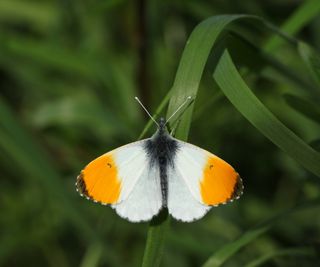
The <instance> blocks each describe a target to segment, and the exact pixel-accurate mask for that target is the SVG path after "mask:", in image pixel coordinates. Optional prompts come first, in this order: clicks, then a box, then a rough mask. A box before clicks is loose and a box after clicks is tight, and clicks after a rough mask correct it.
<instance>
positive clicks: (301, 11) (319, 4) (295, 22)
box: [264, 0, 320, 51]
mask: <svg viewBox="0 0 320 267" xmlns="http://www.w3.org/2000/svg"><path fill="white" fill-rule="evenodd" d="M319 13H320V1H318V0H309V1H304V2H303V4H301V6H300V7H299V8H298V9H297V10H296V11H295V12H294V13H293V14H292V15H291V16H290V18H289V19H288V20H287V21H286V22H285V23H284V24H283V25H282V26H281V30H282V31H283V32H285V33H286V34H289V35H294V34H295V33H297V32H298V31H299V30H301V29H302V28H303V27H304V26H306V25H307V24H308V23H309V22H310V21H311V20H312V19H314V18H315V17H316V16H317V15H319ZM282 42H283V39H281V38H280V37H279V36H273V37H272V38H270V40H269V41H268V42H267V43H266V45H265V47H264V48H265V50H266V51H272V50H274V49H276V48H277V47H278V46H279V45H280V44H281V43H282Z"/></svg>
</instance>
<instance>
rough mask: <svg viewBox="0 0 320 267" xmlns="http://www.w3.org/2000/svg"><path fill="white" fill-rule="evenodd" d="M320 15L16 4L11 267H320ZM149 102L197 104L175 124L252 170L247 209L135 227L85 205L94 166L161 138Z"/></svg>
mask: <svg viewBox="0 0 320 267" xmlns="http://www.w3.org/2000/svg"><path fill="white" fill-rule="evenodd" d="M221 14H250V15H221ZM319 14H320V4H319V1H317V0H308V1H301V2H299V1H298V2H297V1H295V2H291V1H284V0H281V1H277V2H275V1H271V0H269V1H263V3H262V1H261V2H259V3H257V1H253V0H249V1H217V2H212V3H211V4H210V3H208V2H207V1H194V0H192V1H187V2H185V3H184V2H179V1H172V2H168V3H167V2H161V3H160V2H159V3H157V2H152V1H151V2H145V1H142V0H141V1H136V2H128V1H106V0H103V1H97V0H93V1H84V0H81V1H71V0H67V1H53V0H46V1H35V0H34V1H28V3H26V2H24V1H22V0H10V1H2V2H0V75H1V81H0V83H1V87H0V88H1V97H0V152H1V153H0V157H1V158H0V164H1V167H2V174H1V179H0V208H1V211H2V212H1V216H0V227H1V229H2V231H1V235H0V266H62V267H69V266H81V267H94V266H115V267H117V266H141V265H142V266H144V267H147V266H175V267H179V266H181V267H182V266H204V267H213V266H226V267H228V266H229V267H233V266H235V267H237V266H250V267H252V266H284V267H286V266H306V267H308V266H310V267H312V266H318V265H319V261H320V259H319V256H318V255H317V253H318V251H319V242H320V223H319V222H320V180H319V178H320V154H319V151H320V145H319V144H320V135H319V132H320V131H319V130H320V126H319V121H320V115H319V114H320V110H319V100H320V82H319V81H320V71H319V70H320V56H319V54H318V53H317V49H319V47H320V32H319V31H318V28H319V26H320V25H319V23H320V20H319V18H320V17H319ZM275 25H283V26H279V27H277V26H275ZM188 36H189V37H188ZM175 73H176V74H175ZM174 77H175V78H174ZM135 95H138V96H139V97H140V98H141V99H142V101H143V102H144V104H146V106H147V107H148V108H149V110H151V111H153V112H152V113H153V114H155V116H156V117H158V116H160V115H163V116H165V115H166V114H167V116H169V115H170V114H172V112H173V111H174V110H176V108H177V107H178V106H179V105H180V104H181V103H182V102H183V101H184V100H185V99H186V97H187V96H189V95H191V96H193V97H194V98H195V101H194V102H193V103H192V105H191V106H190V107H189V108H188V109H187V110H186V112H185V113H184V115H183V117H182V118H181V121H179V122H175V123H177V125H170V126H171V127H174V126H177V131H176V137H178V138H179V139H182V140H188V141H189V142H192V143H194V144H196V145H199V146H201V147H203V148H206V149H207V150H210V151H212V152H213V153H215V154H217V155H219V156H221V157H222V158H224V159H225V160H226V161H228V162H230V163H231V164H232V165H233V166H234V167H235V168H236V169H237V171H238V172H239V173H240V174H241V176H242V177H243V180H244V185H245V191H244V194H243V196H242V197H241V198H240V200H238V201H236V202H233V203H230V204H228V205H224V206H221V207H218V208H213V209H212V211H211V212H210V213H208V214H207V215H206V216H205V217H204V218H203V219H201V220H199V221H197V222H194V223H191V224H184V223H181V222H176V221H174V220H172V219H170V218H169V217H168V216H167V214H166V213H165V212H163V213H161V214H160V215H159V216H158V217H156V218H154V219H153V220H152V221H151V223H150V224H149V223H140V224H132V223H129V222H127V221H125V220H122V219H121V218H119V217H118V216H117V215H116V214H115V212H114V211H113V210H112V209H111V208H108V207H105V206H101V205H98V204H95V203H92V202H89V201H86V200H85V199H83V198H80V197H79V196H78V193H77V192H76V191H75V186H74V183H75V179H76V176H77V175H78V173H79V171H80V170H81V169H82V167H83V166H84V165H85V164H86V163H88V162H89V161H90V160H92V159H93V158H95V157H96V156H98V155H100V154H102V153H104V152H106V151H108V150H111V149H113V148H115V147H117V146H120V145H122V144H125V143H129V142H132V141H135V140H136V139H138V138H143V137H146V136H148V135H150V134H152V132H153V131H154V128H155V127H154V125H153V124H152V123H151V122H150V121H149V122H148V123H147V118H146V117H145V114H144V113H143V112H142V111H141V108H140V107H139V106H138V105H137V104H136V102H135V101H134V96H135ZM229 101H230V102H229ZM166 108H167V110H166ZM252 126H253V127H252ZM270 141H271V142H270ZM279 148H280V149H279Z"/></svg>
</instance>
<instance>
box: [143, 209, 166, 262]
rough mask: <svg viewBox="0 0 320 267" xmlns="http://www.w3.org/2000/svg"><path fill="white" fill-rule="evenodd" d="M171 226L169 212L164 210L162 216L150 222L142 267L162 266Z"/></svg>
mask: <svg viewBox="0 0 320 267" xmlns="http://www.w3.org/2000/svg"><path fill="white" fill-rule="evenodd" d="M169 224H170V217H169V215H168V211H167V210H162V211H161V212H160V214H159V215H157V217H155V218H154V219H152V221H151V222H150V225H149V229H148V237H147V242H146V248H145V250H144V255H143V260H142V267H153V266H154V267H157V266H160V263H161V258H162V255H163V252H164V242H165V237H166V234H167V231H168V230H169Z"/></svg>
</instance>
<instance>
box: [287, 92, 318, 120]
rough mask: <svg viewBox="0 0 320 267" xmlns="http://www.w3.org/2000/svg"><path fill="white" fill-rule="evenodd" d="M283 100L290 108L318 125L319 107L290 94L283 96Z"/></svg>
mask: <svg viewBox="0 0 320 267" xmlns="http://www.w3.org/2000/svg"><path fill="white" fill-rule="evenodd" d="M284 99H285V100H286V102H287V104H288V105H289V106H290V107H292V108H293V109H295V110H296V111H298V112H300V113H301V114H303V115H304V116H306V117H307V118H309V119H311V120H313V121H315V122H317V123H318V124H320V107H319V106H318V105H316V104H314V103H312V102H310V101H309V100H306V99H303V98H302V97H299V96H296V95H292V94H285V95H284Z"/></svg>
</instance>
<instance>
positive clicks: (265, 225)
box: [202, 198, 320, 267]
mask: <svg viewBox="0 0 320 267" xmlns="http://www.w3.org/2000/svg"><path fill="white" fill-rule="evenodd" d="M319 200H320V199H319V198H317V199H314V200H310V201H307V202H304V203H300V204H298V205H297V206H295V207H293V208H289V209H287V210H284V211H282V212H281V213H279V214H277V215H275V216H273V217H272V218H270V219H268V220H266V221H264V222H262V223H261V224H259V225H258V226H257V227H255V228H253V229H250V230H247V231H246V232H245V233H244V234H242V235H241V236H240V237H239V238H237V239H236V240H235V241H233V242H231V243H229V244H227V245H224V246H222V247H221V248H220V249H218V250H217V251H216V252H215V253H214V254H213V255H212V256H211V257H210V258H209V259H208V260H207V261H206V262H205V263H204V265H202V267H219V266H221V265H222V264H223V263H224V262H226V261H227V260H228V259H229V258H230V257H232V256H233V255H234V254H235V253H236V252H238V251H239V250H240V249H241V248H243V247H244V246H246V245H248V244H249V243H250V242H252V241H254V240H255V239H257V238H258V237H259V236H261V235H262V234H264V233H265V232H266V231H268V230H269V229H270V228H271V227H272V226H273V225H274V224H275V223H277V222H278V221H279V220H281V219H283V218H286V217H287V216H288V215H290V214H293V213H296V212H299V211H300V210H304V209H306V208H313V207H315V206H318V205H319V203H320V202H319Z"/></svg>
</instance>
